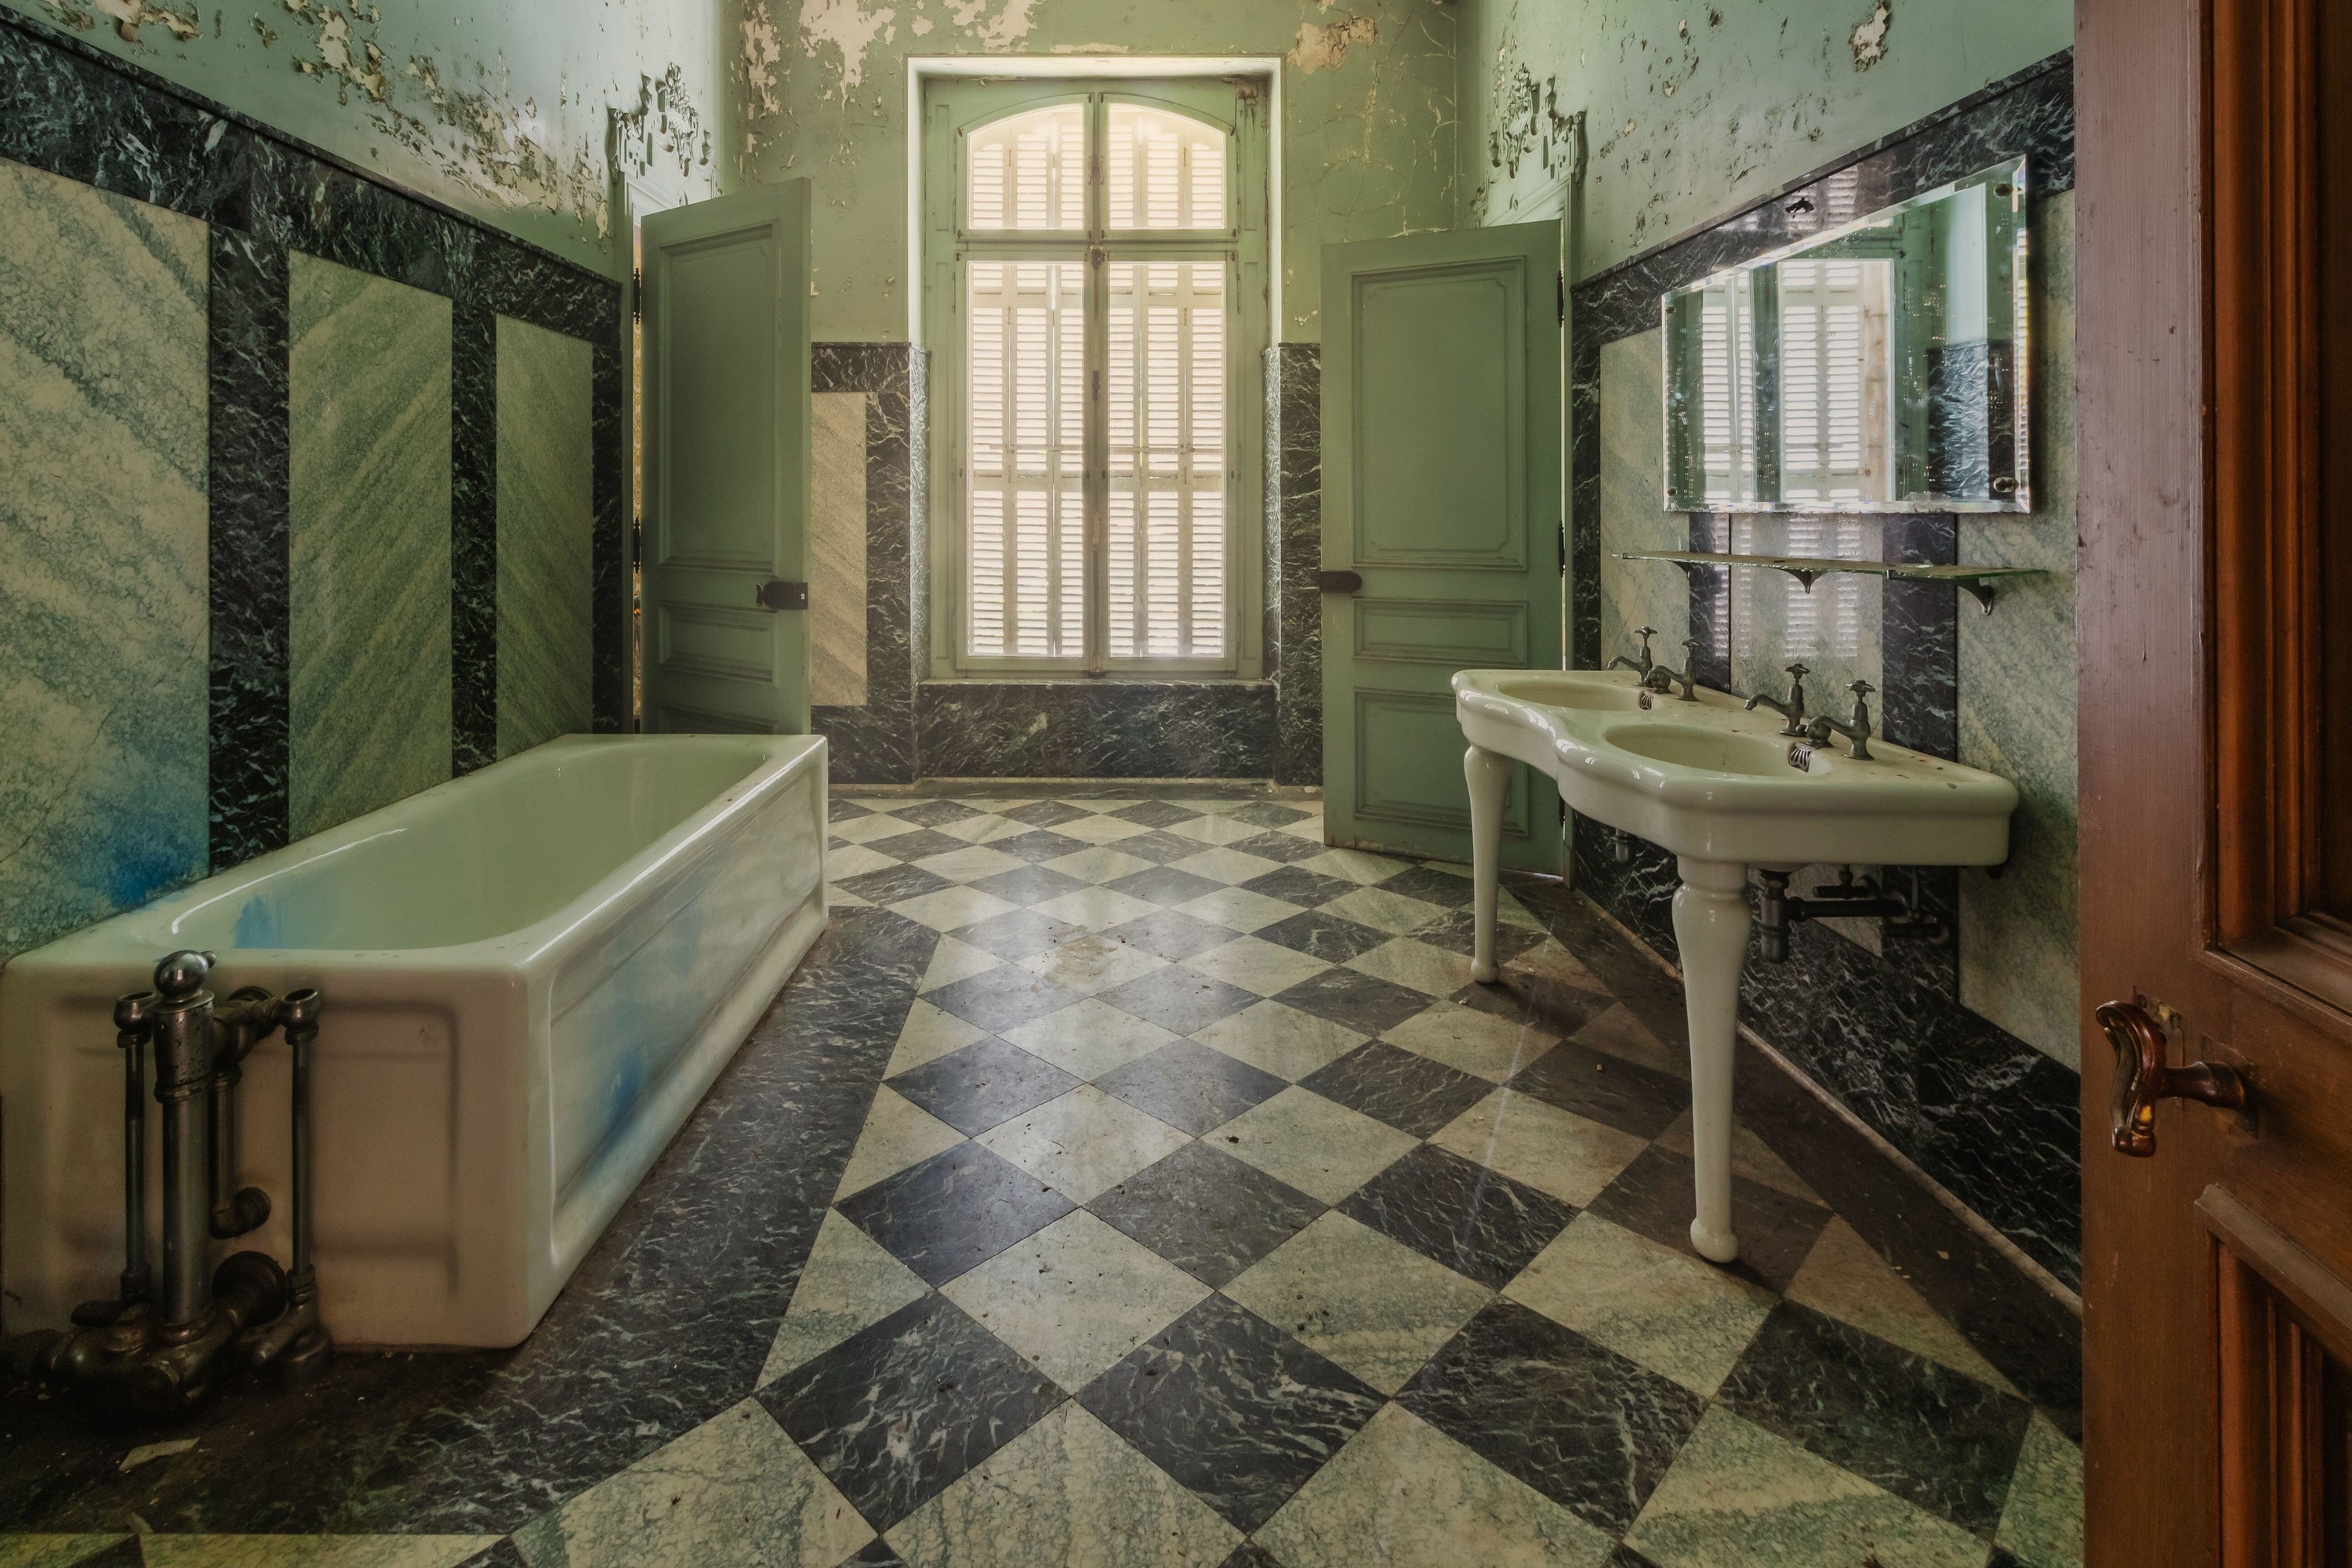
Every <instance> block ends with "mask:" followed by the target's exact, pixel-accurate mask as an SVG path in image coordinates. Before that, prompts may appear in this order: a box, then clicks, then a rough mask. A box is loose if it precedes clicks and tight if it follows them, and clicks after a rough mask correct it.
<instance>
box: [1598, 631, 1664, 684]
mask: <svg viewBox="0 0 2352 1568" xmlns="http://www.w3.org/2000/svg"><path fill="white" fill-rule="evenodd" d="M1633 635H1634V636H1635V637H1640V638H1641V639H1642V657H1641V658H1640V659H1639V660H1638V661H1637V660H1635V659H1634V658H1632V657H1631V656H1630V655H1627V654H1622V653H1621V654H1619V655H1618V656H1617V657H1616V658H1612V659H1611V660H1610V661H1609V662H1608V664H1607V665H1606V666H1605V667H1604V668H1609V669H1614V668H1617V667H1618V666H1619V665H1621V664H1622V665H1623V666H1624V667H1625V668H1627V669H1630V670H1632V671H1633V677H1634V679H1637V680H1647V679H1650V671H1652V670H1654V669H1655V668H1657V666H1656V665H1655V664H1654V663H1653V662H1652V661H1651V658H1650V639H1651V638H1652V637H1656V636H1657V635H1658V628H1657V627H1655V626H1636V627H1634V628H1633Z"/></svg>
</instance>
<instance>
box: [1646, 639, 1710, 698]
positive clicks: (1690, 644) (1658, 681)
mask: <svg viewBox="0 0 2352 1568" xmlns="http://www.w3.org/2000/svg"><path fill="white" fill-rule="evenodd" d="M1642 685H1643V687H1644V688H1646V689H1649V690H1652V691H1655V692H1658V693H1660V694H1661V695H1664V694H1665V693H1668V692H1671V691H1673V690H1674V689H1675V686H1677V685H1680V686H1681V687H1682V689H1683V700H1684V701H1685V702H1696V701H1697V700H1698V638H1696V637H1685V638H1683V668H1680V669H1676V668H1673V667H1672V666H1671V665H1664V664H1654V665H1652V666H1651V667H1650V668H1649V672H1648V673H1647V674H1645V675H1643V677H1642Z"/></svg>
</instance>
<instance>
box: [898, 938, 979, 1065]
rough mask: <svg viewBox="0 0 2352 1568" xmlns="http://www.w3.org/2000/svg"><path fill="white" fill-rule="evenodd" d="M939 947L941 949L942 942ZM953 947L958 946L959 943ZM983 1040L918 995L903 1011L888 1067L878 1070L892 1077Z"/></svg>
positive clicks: (967, 1026)
mask: <svg viewBox="0 0 2352 1568" xmlns="http://www.w3.org/2000/svg"><path fill="white" fill-rule="evenodd" d="M940 945H941V946H945V945H946V943H944V942H942V943H941V944H940ZM955 945H956V946H958V947H962V946H963V943H961V942H957V943H956V944H955ZM965 951H966V952H979V951H980V950H979V949H978V948H967V949H965ZM955 978H956V979H958V980H961V979H963V978H964V976H963V975H961V974H959V975H957V976H955ZM940 984H948V982H945V981H942V982H941V983H940ZM987 1037H988V1032H987V1031H986V1030H984V1029H981V1028H978V1027H976V1026H973V1025H971V1024H967V1023H965V1022H964V1021H963V1020H962V1019H961V1018H959V1017H957V1016H955V1015H954V1014H952V1013H942V1012H940V1010H939V1009H938V1008H937V1007H934V1006H932V1005H930V1004H929V1002H926V1001H924V1000H923V999H922V998H921V997H919V996H918V997H917V998H915V1005H913V1006H911V1007H909V1008H908V1009H907V1022H906V1023H905V1024H904V1025H903V1026H901V1027H900V1028H899V1030H898V1048H897V1049H895V1050H893V1051H892V1052H891V1053H890V1065H889V1066H887V1067H886V1068H883V1069H882V1076H883V1077H884V1078H896V1077H898V1075H899V1074H900V1073H902V1072H908V1071H911V1070H913V1069H914V1068H919V1067H921V1066H922V1065H923V1064H924V1063H925V1062H932V1061H937V1060H939V1059H940V1058H941V1057H943V1056H947V1055H949V1054H950V1052H954V1051H960V1050H961V1049H963V1048H964V1047H966V1046H968V1045H971V1043H972V1042H973V1041H975V1040H983V1039H986V1038H987Z"/></svg>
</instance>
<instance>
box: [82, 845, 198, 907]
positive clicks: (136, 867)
mask: <svg viewBox="0 0 2352 1568" xmlns="http://www.w3.org/2000/svg"><path fill="white" fill-rule="evenodd" d="M200 859H201V856H198V855H191V854H190V853H188V852H187V851H186V850H184V849H181V848H179V847H176V846H172V845H171V844H170V841H169V839H168V838H166V839H163V840H162V841H157V840H156V839H154V838H152V837H151V836H150V835H149V834H148V832H147V831H146V830H145V829H144V828H143V827H142V828H138V829H134V830H132V841H131V843H128V844H125V845H123V846H122V847H119V848H118V849H117V850H116V852H115V854H114V855H113V856H112V857H111V858H110V859H109V861H108V864H107V866H106V869H105V879H104V882H103V886H104V888H105V889H106V897H107V900H108V901H109V902H110V903H111V904H112V905H113V906H114V907H115V908H116V909H118V910H130V909H136V908H138V907H139V906H140V905H141V904H143V903H146V902H147V901H148V900H151V899H154V898H157V897H159V896H161V895H162V894H164V893H168V892H170V891H171V890H172V889H174V888H177V887H180V886H182V885H183V884H184V883H186V882H188V881H191V880H193V879H194V877H195V874H196V863H197V861H198V860H200Z"/></svg>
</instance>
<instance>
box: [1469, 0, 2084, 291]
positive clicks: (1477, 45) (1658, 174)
mask: <svg viewBox="0 0 2352 1568" xmlns="http://www.w3.org/2000/svg"><path fill="white" fill-rule="evenodd" d="M1454 9H1456V10H1458V12H1459V13H1460V17H1461V20H1460V28H1461V48H1460V53H1459V58H1460V60H1461V110H1462V132H1461V139H1460V142H1459V147H1460V156H1461V159H1462V164H1461V167H1462V177H1461V179H1460V181H1459V183H1458V184H1457V187H1456V188H1457V190H1458V192H1459V194H1460V196H1461V221H1462V222H1463V223H1465V224H1477V223H1515V222H1518V221H1521V220H1524V219H1527V218H1531V217H1549V216H1555V215H1557V214H1558V213H1559V212H1560V211H1561V208H1562V204H1563V197H1564V195H1565V194H1566V178H1565V176H1566V174H1567V171H1568V162H1569V160H1568V157H1567V155H1566V153H1567V151H1568V147H1567V143H1568V135H1567V122H1568V121H1569V120H1570V117H1572V116H1573V115H1574V114H1575V113H1576V111H1577V110H1587V111H1588V112H1589V115H1590V118H1589V121H1588V127H1589V133H1588V142H1587V151H1588V159H1589V162H1588V165H1587V173H1586V176H1585V180H1584V183H1583V185H1582V187H1581V191H1580V195H1579V198H1578V199H1579V200H1580V204H1581V205H1580V210H1579V212H1578V213H1577V215H1576V216H1578V218H1579V220H1580V221H1579V222H1578V224H1577V225H1576V227H1575V238H1574V241H1573V243H1574V245H1575V253H1574V258H1573V260H1572V261H1571V263H1570V270H1571V273H1572V274H1573V275H1574V276H1577V277H1583V276H1585V275H1588V274H1590V273H1592V272H1596V271H1598V270H1600V269H1601V268H1603V267H1606V266H1608V265H1610V264H1611V263H1612V262H1615V261H1620V260H1622V259H1623V258H1626V257H1628V256H1631V255H1633V253H1634V252H1636V251H1639V250H1642V249H1644V248H1646V247H1650V246H1653V245H1655V244H1657V243H1658V242H1659V241H1661V240H1664V239H1671V238H1673V237H1676V236H1678V235H1680V234H1682V233H1683V232H1685V230H1687V229H1690V228H1693V227H1696V226H1698V225H1700V224H1703V223H1706V222H1709V221H1712V220H1713V219H1716V218H1718V217H1721V216H1726V215H1727V214H1728V213H1730V212H1732V211H1734V210H1735V209H1737V208H1738V207H1740V206H1742V205H1746V204H1747V203H1749V202H1752V201H1755V200H1756V199H1758V198H1759V197H1760V196H1762V195H1765V194H1766V193H1767V192H1769V191H1771V190H1773V189H1776V188H1777V187H1779V186H1780V185H1781V184H1786V183H1787V182H1788V181H1790V180H1791V179H1793V178H1795V177H1796V176H1797V175H1799V174H1804V173H1806V172H1807V171H1808V170H1811V169H1813V168H1816V167H1818V166H1819V165H1821V164H1822V163H1827V162H1829V161H1830V160H1831V159H1832V158H1833V157H1835V156H1836V155H1838V154H1839V153H1844V152H1849V151H1851V150H1853V148H1856V147H1859V146H1861V145H1863V144H1864V142H1872V141H1875V140H1876V139H1877V138H1879V137H1881V136H1884V135H1885V134H1886V133H1887V132H1890V131H1894V130H1896V129H1898V128H1900V127H1901V126H1904V125H1907V124H1909V123H1910V122H1911V121H1914V120H1916V119H1918V118H1919V117H1920V116H1921V115H1923V114H1925V113H1927V111H1928V110H1932V109H1936V108H1939V107H1941V106H1942V105H1944V104H1947V103H1950V102H1952V101H1953V100H1956V99H1960V98H1964V97H1966V96H1967V95H1968V94H1969V93H1971V92H1973V91H1975V90H1976V89H1978V88H1980V87H1982V86H1984V85H1985V84H1986V83H1987V82H1990V81H1996V80H1998V79H2000V78H2002V77H2005V76H2007V75H2009V74H2010V73H2011V72H2012V71H2017V70H2021V69H2023V68H2025V67H2027V66H2030V65H2032V63H2033V62H2034V61H2036V60H2039V59H2043V58H2047V57H2049V56H2051V55H2053V54H2056V53H2057V52H2058V51H2059V50H2061V49H2063V48H2065V47H2068V46H2069V45H2070V44H2072V43H2073V42H2074V9H2073V7H2072V6H2070V5H2065V4H2063V0H2062V3H2053V0H1972V3H1970V4H1967V5H1960V4H1955V3H1953V0H1940V3H1938V0H1927V3H1926V4H1922V3H1920V0H1892V3H1890V4H1886V5H1881V4H1878V3H1876V0H1780V3H1777V4H1775V3H1772V0H1458V4H1457V5H1456V6H1455V7H1454ZM1882 21H1883V23H1884V27H1883V30H1882V29H1881V28H1879V27H1878V26H1877V24H1878V23H1880V22H1882ZM1857 37H1859V39H1860V42H1859V43H1857ZM1874 37H1875V39H1876V44H1877V48H1878V51H1879V52H1877V53H1875V54H1874V53H1873V51H1872V47H1871V45H1872V40H1873V38H1874ZM1498 157H1499V158H1500V160H1501V162H1502V165H1503V166H1501V167H1497V166H1496V159H1497V158H1498ZM1547 160H1549V166H1547ZM1514 164H1516V166H1517V167H1516V172H1514V170H1513V167H1512V165H1514Z"/></svg>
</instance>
